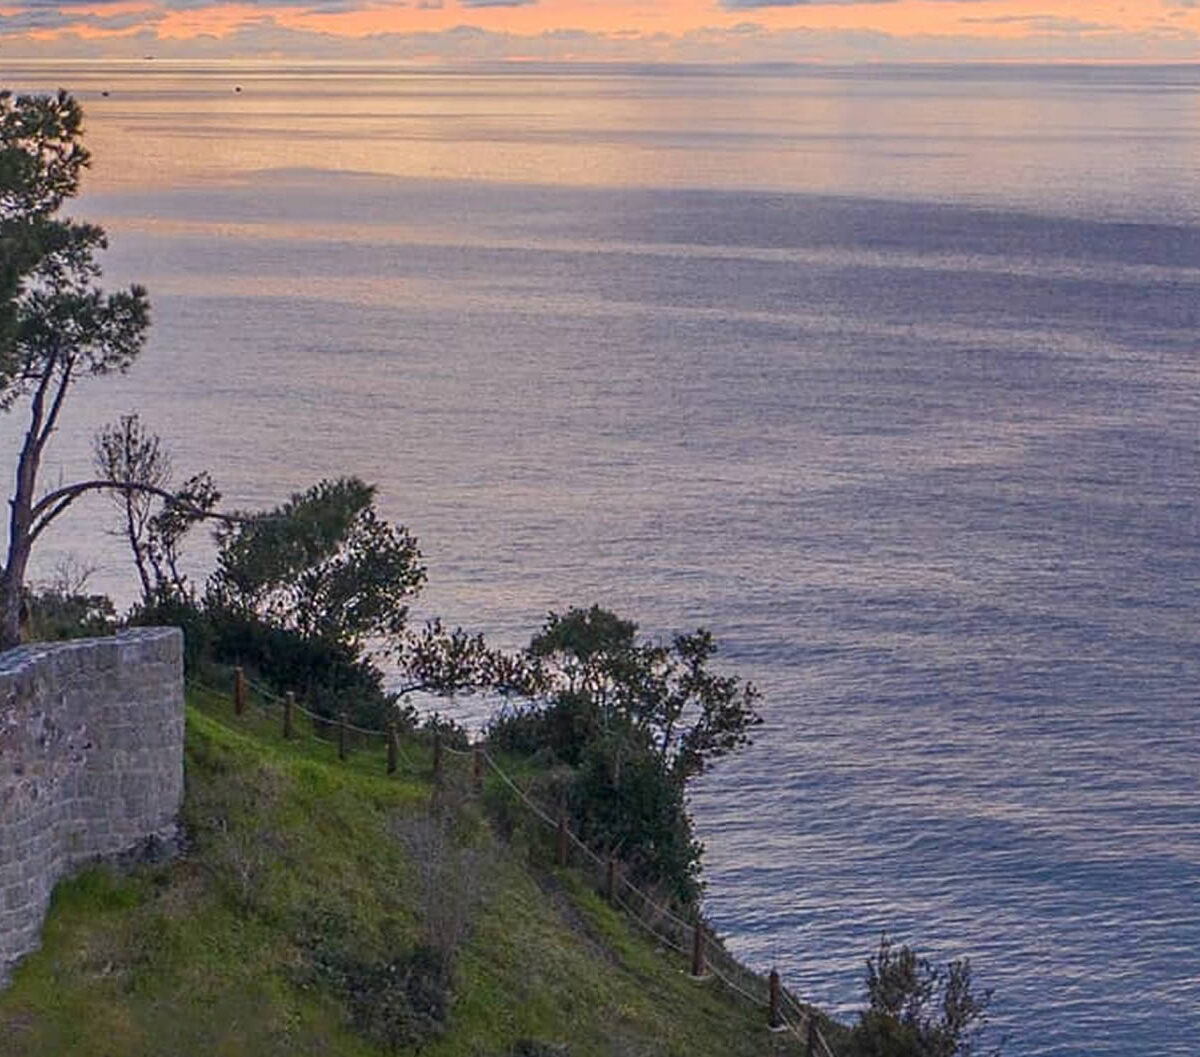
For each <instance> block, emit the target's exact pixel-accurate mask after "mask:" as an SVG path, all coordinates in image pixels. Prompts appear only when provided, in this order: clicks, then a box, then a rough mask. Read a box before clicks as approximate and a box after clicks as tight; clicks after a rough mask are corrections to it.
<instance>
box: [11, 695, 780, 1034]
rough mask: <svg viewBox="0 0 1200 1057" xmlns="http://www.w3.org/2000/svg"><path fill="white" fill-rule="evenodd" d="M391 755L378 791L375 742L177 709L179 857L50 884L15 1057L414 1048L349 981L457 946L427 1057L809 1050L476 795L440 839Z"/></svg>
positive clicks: (381, 991) (196, 702)
mask: <svg viewBox="0 0 1200 1057" xmlns="http://www.w3.org/2000/svg"><path fill="white" fill-rule="evenodd" d="M303 723H305V721H304V720H302V719H301V724H303ZM404 751H405V754H406V755H407V756H408V757H409V758H410V759H411V761H412V767H411V768H408V767H405V766H403V765H402V767H401V770H400V772H399V773H398V774H397V775H394V776H391V777H387V776H385V775H384V766H383V761H384V756H383V748H382V746H376V747H374V748H373V749H372V751H371V752H369V753H368V752H366V751H362V752H356V753H354V754H352V756H351V757H350V759H349V760H347V761H344V762H343V761H340V760H338V759H337V755H336V750H335V749H334V748H333V747H332V746H329V745H326V744H322V743H320V742H317V741H316V740H314V739H313V738H311V737H307V736H306V737H301V738H299V739H297V740H295V741H292V742H284V741H283V739H282V737H281V736H280V734H279V731H278V716H272V715H270V714H268V713H267V712H265V711H261V710H259V709H258V708H256V707H252V708H251V709H249V710H248V711H247V714H246V715H245V716H243V717H234V716H233V715H232V710H231V708H230V707H229V706H228V703H227V702H226V701H224V700H223V699H220V698H217V697H210V696H207V695H204V694H193V695H191V701H190V704H189V708H188V729H187V749H186V753H187V756H186V765H187V772H186V773H187V791H186V798H185V805H184V811H183V819H184V825H185V830H186V832H187V834H188V844H187V847H186V850H185V852H184V854H182V855H181V856H180V857H178V858H177V859H175V860H173V861H171V862H169V863H166V864H161V865H154V866H150V865H147V866H141V867H137V868H135V869H133V870H131V871H128V872H124V873H116V872H114V871H113V870H111V869H108V868H96V869H91V870H88V871H86V872H84V873H82V874H80V875H78V876H76V877H74V878H72V879H71V880H68V881H65V882H63V883H61V884H60V885H59V886H58V888H57V889H56V891H55V894H54V900H53V904H52V907H51V910H50V913H49V916H48V918H47V922H46V926H45V929H44V933H43V945H42V948H41V949H40V950H39V951H38V952H36V953H35V954H33V955H31V956H29V957H28V958H26V959H24V960H23V962H22V963H21V964H20V965H19V967H18V968H17V970H16V973H15V974H14V980H13V984H12V986H11V987H10V988H9V989H8V990H7V991H6V992H4V993H3V994H2V995H0V1039H2V1040H3V1044H2V1047H0V1048H2V1049H3V1052H4V1053H5V1055H6V1057H74V1055H79V1057H84V1055H86V1057H109V1055H111V1057H141V1055H145V1057H151V1055H153V1057H175V1055H179V1057H185V1055H193V1054H194V1055H204V1057H242V1055H246V1057H251V1055H253V1057H266V1055H273V1054H281V1055H282V1054H288V1055H307V1054H314V1055H317V1054H320V1055H336V1057H357V1055H364V1057H366V1055H383V1054H388V1053H410V1052H417V1051H416V1050H414V1049H411V1048H408V1049H406V1048H403V1047H399V1046H394V1047H392V1048H389V1047H388V1046H387V1045H386V1044H385V1043H384V1041H382V1039H383V1038H384V1037H383V1036H381V1035H380V1034H379V1032H378V1031H376V1030H374V1029H373V1028H372V1025H373V1024H375V1025H377V1024H379V1023H383V1022H384V1021H385V1020H386V1016H387V1013H388V1010H389V1009H390V1008H391V1007H390V1005H389V1002H390V1000H391V998H392V997H393V995H394V993H395V991H396V989H395V988H392V987H390V986H388V987H383V988H376V989H375V990H372V989H371V988H372V985H369V984H361V983H360V981H362V980H375V979H379V977H378V976H371V973H375V972H376V971H381V972H385V973H386V972H392V971H394V970H393V969H390V968H388V967H389V966H391V965H392V964H393V962H395V961H396V959H397V958H398V957H400V956H401V955H403V954H404V952H407V951H410V950H412V949H413V948H414V947H415V946H416V945H417V944H420V943H429V942H433V943H435V944H436V943H438V942H443V941H444V942H447V943H448V942H449V941H448V940H446V939H445V937H447V936H449V935H450V934H451V933H452V932H454V931H455V930H456V929H460V928H461V934H462V940H461V943H459V944H457V945H456V948H455V951H456V952H455V956H454V958H453V963H452V976H451V982H450V992H449V1004H448V1009H447V1015H446V1019H445V1023H444V1027H443V1029H442V1030H441V1031H440V1033H437V1034H435V1035H433V1036H432V1037H430V1038H428V1039H427V1041H426V1043H425V1045H424V1046H423V1048H421V1049H420V1051H419V1052H420V1053H421V1054H422V1055H423V1057H507V1055H509V1054H511V1053H513V1052H515V1051H514V1047H515V1046H516V1045H517V1044H518V1042H520V1041H521V1040H537V1041H539V1042H541V1043H543V1044H547V1045H549V1044H559V1045H565V1046H566V1047H567V1050H566V1051H564V1052H568V1053H569V1054H570V1057H601V1055H605V1057H609V1055H611V1057H618V1055H621V1057H625V1055H628V1057H634V1055H643V1054H644V1055H651V1054H653V1055H672V1054H678V1055H680V1057H683V1055H685V1054H686V1055H688V1057H704V1055H710V1054H711V1055H713V1057H718V1055H719V1057H736V1055H739V1054H746V1055H748V1057H749V1055H754V1057H762V1055H770V1054H778V1055H784V1054H791V1053H798V1052H799V1048H797V1047H794V1046H793V1045H792V1044H791V1042H790V1041H789V1040H788V1039H787V1038H786V1037H784V1036H780V1035H774V1034H771V1033H769V1032H768V1031H767V1030H766V1026H765V1023H764V1018H763V1016H762V1013H761V1011H760V1010H758V1009H757V1008H754V1007H750V1006H747V1005H745V1004H743V1003H740V1002H738V1001H735V1000H734V999H733V998H732V997H731V996H730V995H729V994H728V993H726V992H725V991H724V990H722V989H721V988H720V985H719V984H717V983H716V982H715V981H711V980H710V981H705V982H696V981H693V980H692V979H691V978H690V977H689V976H688V975H687V973H686V966H685V965H684V964H683V963H682V961H681V960H680V959H679V958H678V956H676V955H673V954H666V953H664V952H662V951H660V950H657V949H655V947H654V946H652V945H651V944H649V943H647V942H646V941H645V940H644V938H643V937H642V936H641V935H640V934H639V933H638V932H637V931H636V929H637V926H636V925H634V924H632V923H631V922H629V921H628V920H626V919H625V918H624V917H623V916H622V915H620V914H618V913H616V912H614V911H613V910H612V909H611V908H610V907H608V906H607V905H606V904H605V903H604V901H603V900H602V899H601V898H600V897H599V896H597V895H596V894H595V893H594V892H593V891H592V890H591V889H590V888H589V887H588V886H587V885H586V884H585V883H584V882H583V880H582V879H581V878H580V877H579V876H578V875H576V874H575V873H573V872H572V871H569V870H564V871H558V870H553V869H550V868H549V867H547V866H545V865H537V864H534V865H531V863H530V854H529V851H528V848H525V847H520V848H518V847H516V846H514V847H509V846H508V845H506V844H504V843H503V842H501V841H499V840H498V839H497V838H496V837H495V836H494V835H493V834H492V832H491V830H490V828H489V827H488V825H487V824H486V822H485V820H484V818H483V816H482V814H481V811H480V807H479V804H478V803H477V802H476V801H475V800H474V799H473V798H472V797H470V796H469V795H468V786H469V783H468V782H466V781H461V782H459V783H457V785H456V783H454V782H449V783H447V786H448V789H449V791H448V792H446V793H444V794H442V796H441V797H440V798H439V799H438V800H437V803H438V804H439V805H441V810H440V813H438V814H437V816H436V817H438V818H444V819H446V820H448V821H447V822H446V824H445V825H444V826H442V827H439V826H434V825H432V824H431V823H430V822H429V821H428V820H429V819H430V817H431V803H433V799H432V794H433V788H432V786H431V785H430V784H429V782H428V777H427V771H428V768H429V760H428V753H427V750H423V749H422V748H421V747H420V746H419V745H416V744H409V745H405V747H404ZM461 765H462V761H459V766H460V767H461ZM414 841H418V842H419V841H425V842H426V843H425V844H423V845H422V844H414V843H413V842H414ZM430 842H432V843H430ZM421 848H424V849H426V850H425V851H421V850H420V849H421ZM414 849H417V850H416V851H414ZM429 849H432V850H429ZM435 867H436V869H435ZM431 877H432V878H433V880H432V881H431V880H430V878H431ZM400 964H403V963H400ZM380 967H383V968H382V969H381V968H380ZM364 974H365V975H364ZM382 978H383V979H385V980H387V979H390V978H389V977H387V976H386V975H385V976H384V977H382ZM372 1018H374V1019H372ZM381 1018H382V1019H381ZM551 1052H552V1051H551Z"/></svg>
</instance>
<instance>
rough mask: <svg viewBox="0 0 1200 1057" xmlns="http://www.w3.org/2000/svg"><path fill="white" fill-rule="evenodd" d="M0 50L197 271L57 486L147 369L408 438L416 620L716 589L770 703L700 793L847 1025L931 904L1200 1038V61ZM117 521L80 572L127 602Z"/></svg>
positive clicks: (713, 595)
mask: <svg viewBox="0 0 1200 1057" xmlns="http://www.w3.org/2000/svg"><path fill="white" fill-rule="evenodd" d="M0 84H3V85H5V86H7V87H11V88H14V89H18V90H24V91H46V90H50V89H53V88H56V87H58V86H60V85H61V86H63V87H66V88H68V89H70V90H71V91H72V92H74V93H75V94H76V95H77V97H78V98H79V99H80V100H81V101H82V103H83V105H84V107H85V113H86V125H87V143H88V145H89V147H90V149H91V151H92V153H93V164H92V166H91V169H90V171H89V173H88V175H87V178H86V183H85V188H84V193H83V194H82V196H81V197H80V198H79V199H78V200H77V201H76V202H75V203H74V204H73V206H72V210H73V212H74V213H75V214H76V215H78V216H80V217H84V218H87V219H90V220H94V221H97V222H99V223H101V224H103V225H104V226H105V228H106V229H107V231H108V233H109V237H110V242H111V246H110V249H109V251H108V252H107V254H106V255H105V257H104V268H105V280H106V282H108V283H110V284H111V285H114V286H116V285H122V284H127V283H131V282H142V283H144V284H145V285H146V286H147V287H148V288H149V291H150V296H151V299H152V305H153V328H152V332H151V335H150V338H149V342H148V345H147V347H146V349H145V351H144V353H143V354H142V356H141V357H140V359H139V360H138V362H137V363H136V365H135V366H134V368H133V369H132V370H131V371H130V372H129V373H128V375H127V376H125V377H117V378H104V379H99V380H95V381H88V382H86V383H84V384H82V385H80V386H79V388H78V389H77V391H76V392H75V393H73V394H72V396H71V398H70V402H69V405H68V408H67V411H66V413H65V417H64V421H63V423H62V428H61V430H60V431H59V434H58V435H57V436H56V437H55V439H54V441H53V444H52V448H51V450H50V451H49V452H48V455H47V460H46V464H45V467H44V469H43V480H44V481H45V482H46V483H47V485H49V484H54V483H58V482H59V481H69V480H71V479H73V478H74V477H76V476H77V475H79V474H82V473H86V472H87V467H88V465H89V460H90V450H91V438H92V435H93V433H94V432H95V430H96V429H97V428H98V427H99V426H100V425H101V424H103V423H105V422H107V421H111V420H113V419H114V418H115V417H116V416H117V415H119V414H122V413H125V412H128V411H131V410H137V411H138V412H139V413H140V414H141V416H142V419H143V421H144V422H145V423H146V425H147V426H148V427H149V428H151V429H153V430H155V431H157V432H158V433H160V434H161V436H162V437H163V440H164V443H165V444H166V446H167V447H168V448H169V449H170V451H171V454H172V458H173V462H174V466H175V471H176V476H177V478H182V477H183V476H186V475H188V474H190V473H193V472H195V471H198V470H201V469H207V470H209V471H211V472H212V474H213V475H214V477H215V478H216V480H217V482H218V484H219V486H220V488H221V490H222V492H223V493H224V496H225V502H226V503H227V504H229V505H232V506H237V507H241V508H250V509H253V508H263V507H267V506H271V505H274V504H276V503H278V502H280V501H282V500H284V499H285V498H286V497H287V496H288V495H289V493H291V492H293V491H295V490H298V489H302V488H304V487H307V486H308V485H309V484H311V483H313V482H315V481H316V480H318V479H320V478H322V477H328V476H336V475H341V474H357V475H359V476H361V477H363V478H364V479H366V480H368V481H371V482H374V483H375V484H376V485H377V486H378V504H379V507H380V508H381V510H382V512H383V513H384V514H385V515H386V516H387V517H389V518H391V519H393V520H395V521H398V522H400V523H403V524H404V525H406V526H408V528H409V529H410V530H411V531H412V532H414V533H415V534H416V535H417V536H418V537H419V538H420V540H421V541H422V546H423V552H424V555H425V560H426V562H427V565H428V570H429V584H428V587H427V589H426V591H425V592H424V594H423V596H422V597H421V599H420V600H419V602H418V603H417V605H416V606H415V608H414V615H415V617H416V618H417V619H421V618H423V617H427V616H432V615H435V614H437V615H440V616H441V617H442V618H443V619H444V620H446V621H447V622H449V623H451V624H462V625H464V626H466V627H469V628H471V629H473V630H479V631H482V632H484V633H485V634H486V635H487V636H488V637H489V638H490V639H492V640H493V641H495V642H496V643H498V644H500V645H504V646H509V647H516V646H519V645H521V644H522V643H524V642H527V641H528V639H529V637H530V636H531V635H532V634H533V633H534V632H535V631H536V630H537V629H538V628H539V626H540V625H541V623H542V621H543V620H544V619H545V617H546V615H547V614H548V613H550V612H552V611H557V612H561V611H563V610H565V609H566V608H568V607H570V606H573V605H583V606H587V605H591V604H592V603H599V604H601V605H603V606H606V607H608V608H610V609H612V610H614V611H616V612H618V613H619V614H621V615H623V616H626V617H628V618H631V619H635V620H637V621H638V622H639V625H640V628H641V631H642V632H643V633H644V634H645V635H646V636H647V637H650V638H656V639H666V638H668V637H669V636H671V635H672V634H675V633H677V632H680V631H685V630H690V629H693V628H695V627H697V626H705V627H708V628H710V629H711V630H712V631H713V633H714V634H715V636H716V638H717V640H718V642H719V644H720V654H719V657H718V659H717V661H718V664H719V666H720V667H721V668H722V670H725V671H728V672H730V673H733V674H737V675H739V676H741V677H743V678H746V679H750V680H752V681H753V682H754V683H756V684H757V685H758V686H759V687H760V689H761V690H762V693H763V703H762V710H763V713H764V716H765V724H764V725H763V726H762V727H761V728H759V730H758V732H757V736H756V738H755V742H754V744H753V745H752V746H751V747H750V748H748V749H746V750H745V751H743V752H742V753H740V754H739V755H737V756H736V757H735V758H732V759H728V760H725V761H723V762H721V763H720V764H719V765H718V766H716V767H715V768H714V769H713V770H712V771H711V773H709V774H708V775H707V776H705V777H704V779H703V780H702V781H701V782H700V783H699V784H698V786H697V788H696V789H695V791H694V793H693V795H692V798H691V809H692V811H693V814H694V817H695V823H696V828H697V831H698V833H699V835H700V837H701V838H702V839H703V841H704V843H705V845H706V852H705V858H704V862H705V866H704V876H705V879H706V884H707V887H706V895H705V907H706V911H707V913H708V914H709V915H710V917H711V919H712V920H713V922H714V923H715V925H716V927H717V928H718V929H719V930H720V931H721V933H722V934H723V935H724V936H725V937H726V938H727V941H728V944H729V946H730V947H731V948H732V950H733V951H734V952H736V953H737V954H739V955H740V956H741V957H742V958H743V959H744V960H746V961H747V962H749V963H750V964H753V965H755V966H759V967H761V968H764V969H765V968H769V967H771V966H777V967H778V968H779V970H780V972H781V974H782V975H783V978H784V980H785V982H786V983H787V984H788V985H789V986H791V987H792V988H793V989H795V990H796V991H797V992H798V993H800V994H801V995H802V996H804V997H805V998H806V999H809V1000H812V1001H815V1002H817V1003H820V1004H821V1005H823V1006H824V1007H826V1008H827V1009H828V1010H830V1011H831V1012H833V1013H835V1014H837V1015H838V1016H841V1017H843V1018H845V1019H847V1020H852V1019H853V1018H854V1016H855V1013H856V1010H857V1009H859V1008H860V1007H861V1005H862V1002H863V991H864V987H863V976H864V964H865V960H866V958H867V957H868V955H869V954H870V953H871V952H872V951H873V950H874V949H875V948H876V947H877V945H878V943H879V940H880V937H881V935H883V934H885V933H886V934H887V935H888V936H890V937H892V938H893V939H894V940H895V941H897V942H906V943H910V944H912V945H913V946H914V947H915V948H917V949H918V950H919V951H921V952H922V953H923V954H925V955H927V956H928V957H929V958H931V959H932V960H933V961H934V962H935V963H939V964H942V963H945V962H946V961H948V960H950V959H954V958H962V957H969V958H970V959H971V962H972V966H973V968H974V974H975V981H976V986H977V987H978V988H979V989H985V988H986V989H991V990H992V991H993V999H992V1005H991V1021H992V1024H991V1038H992V1040H993V1042H999V1041H1000V1040H1001V1039H1004V1040H1006V1041H1005V1043H1004V1053H1005V1054H1007V1055H1008V1057H1129V1055H1134V1054H1139V1055H1140V1054H1153V1055H1155V1057H1194V1055H1195V1054H1196V1053H1197V1048H1198V1047H1200V1042H1198V1041H1197V1039H1200V602H1198V598H1197V588H1198V580H1200V487H1198V486H1200V67H1197V66H1167V67H1145V66H1141V67H1136V66H1122V67H1087V66H1056V67H1023V66H992V67H988V66H972V67H958V66H944V65H943V66H928V67H920V66H913V67H903V66H865V67H829V66H771V67H728V68H705V67H636V66H605V67H601V66H581V65H569V66H552V65H532V66H525V65H522V66H518V67H505V66H496V67H471V68H464V69H451V68H436V69H435V68H412V69H405V68H402V67H381V66H330V65H324V66H304V65H291V66H288V65H273V66H264V65H252V64H226V65H213V64H208V65H197V64H187V63H182V62H178V63H168V62H163V61H153V62H151V61H146V62H138V63H107V64H105V63H90V64H89V63H78V64H68V63H58V64H54V63H40V64H34V63H23V64H17V63H13V62H11V61H10V60H4V61H3V62H2V63H0ZM0 426H2V429H3V434H2V439H3V443H4V445H5V448H6V450H7V451H8V452H10V453H15V448H14V445H15V443H16V439H17V437H18V436H19V433H20V428H21V422H20V409H14V410H13V411H11V412H9V413H8V415H7V416H5V419H4V421H3V423H0ZM115 528H116V524H115V513H114V511H113V510H112V509H111V508H110V507H108V506H106V505H105V503H104V502H103V501H100V500H97V501H94V502H92V503H91V504H90V505H87V504H83V503H81V504H80V505H79V507H78V508H77V509H76V511H74V512H73V513H72V515H71V517H70V518H69V519H64V521H63V522H62V523H61V525H60V526H59V527H58V528H57V529H56V530H55V532H54V533H52V534H50V535H48V536H47V537H46V538H45V539H44V540H43V541H41V542H40V543H39V553H38V561H37V567H36V568H35V570H34V572H35V577H42V578H47V579H48V578H51V577H53V576H54V575H55V571H56V569H58V570H61V568H62V565H63V563H64V561H67V560H73V561H74V562H75V563H76V567H78V566H80V565H83V566H88V567H91V568H92V570H93V571H92V578H91V581H90V586H91V588H92V589H95V590H104V591H107V592H109V593H110V594H112V595H113V596H114V597H116V598H117V599H118V601H120V602H121V603H122V604H125V603H128V602H129V601H131V600H132V598H133V593H134V580H133V570H132V566H131V564H130V561H129V559H128V557H127V555H126V554H125V553H124V551H123V550H122V546H121V543H120V540H119V539H117V538H116V537H114V536H113V535H112V531H113V530H114V529H115ZM211 557H212V547H211V543H210V542H208V541H207V540H206V539H205V538H204V537H203V535H202V534H201V536H200V538H198V539H197V541H196V543H195V546H194V547H193V550H192V552H191V558H190V560H191V562H192V563H193V568H194V570H195V573H194V575H195V576H196V577H197V579H198V580H200V579H202V577H203V570H204V569H205V568H206V567H207V563H208V562H210V561H211ZM448 707H449V708H450V709H451V710H452V711H453V714H454V715H456V716H457V717H459V718H460V719H461V720H462V721H463V722H465V723H468V724H473V725H474V724H478V723H480V722H482V721H483V720H484V719H485V718H486V715H487V711H488V709H489V708H490V707H491V706H490V702H487V701H485V700H480V699H475V698H462V699H459V700H457V701H455V702H451V703H449V705H448Z"/></svg>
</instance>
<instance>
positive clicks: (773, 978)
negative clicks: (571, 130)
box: [767, 969, 783, 1031]
mask: <svg viewBox="0 0 1200 1057" xmlns="http://www.w3.org/2000/svg"><path fill="white" fill-rule="evenodd" d="M768 983H769V986H770V992H771V1007H770V1010H769V1011H768V1013H767V1026H768V1027H769V1028H770V1029H771V1030H772V1031H776V1030H778V1029H779V1028H781V1027H783V1017H781V1016H780V1015H779V973H778V972H777V971H776V970H775V969H772V970H771V975H770V977H769V978H768Z"/></svg>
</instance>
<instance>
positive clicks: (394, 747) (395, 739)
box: [387, 720, 400, 774]
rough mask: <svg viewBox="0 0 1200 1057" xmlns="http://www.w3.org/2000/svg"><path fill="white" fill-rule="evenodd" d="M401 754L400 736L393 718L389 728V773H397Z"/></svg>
mask: <svg viewBox="0 0 1200 1057" xmlns="http://www.w3.org/2000/svg"><path fill="white" fill-rule="evenodd" d="M399 755H400V736H399V735H398V734H397V733H396V721H395V720H392V721H391V722H390V723H389V724H388V728H387V773H388V774H395V773H396V760H397V757H398V756H399Z"/></svg>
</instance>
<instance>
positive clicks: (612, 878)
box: [604, 855, 617, 903]
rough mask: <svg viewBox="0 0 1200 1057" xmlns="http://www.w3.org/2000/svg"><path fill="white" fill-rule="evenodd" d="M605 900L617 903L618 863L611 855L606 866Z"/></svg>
mask: <svg viewBox="0 0 1200 1057" xmlns="http://www.w3.org/2000/svg"><path fill="white" fill-rule="evenodd" d="M604 898H605V899H607V900H608V901H609V903H616V901H617V861H616V859H614V858H613V857H612V856H611V855H610V856H609V857H608V862H607V863H605V864H604Z"/></svg>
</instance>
